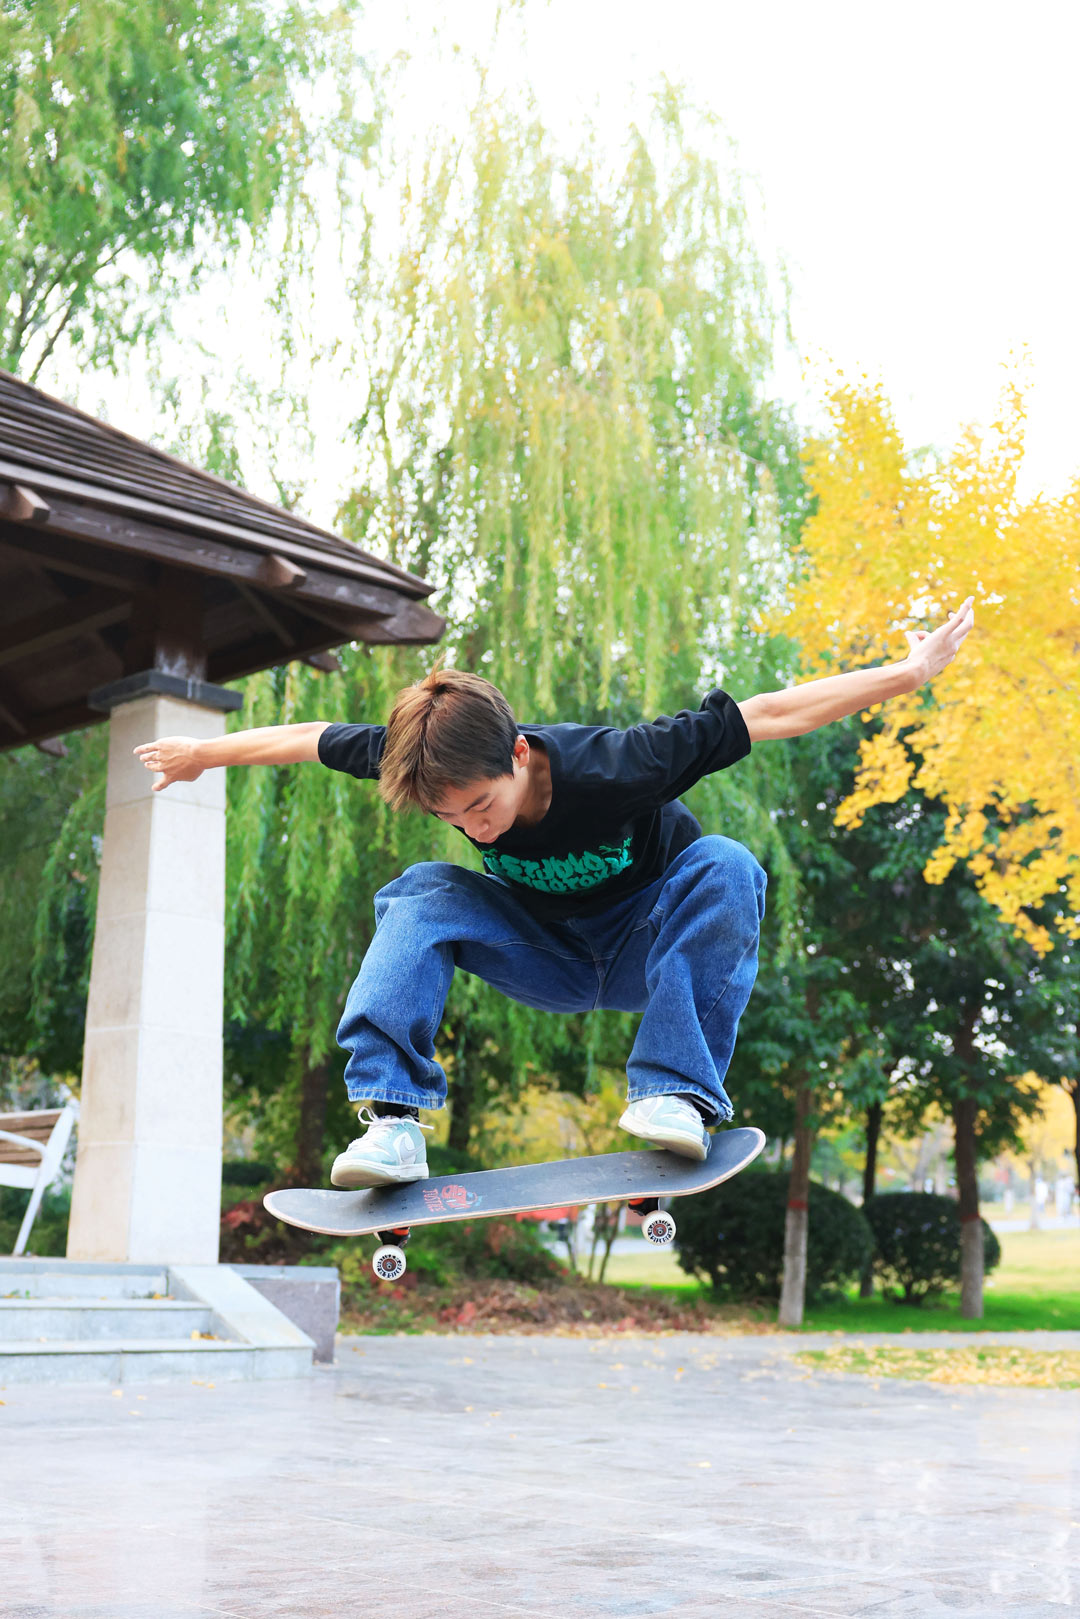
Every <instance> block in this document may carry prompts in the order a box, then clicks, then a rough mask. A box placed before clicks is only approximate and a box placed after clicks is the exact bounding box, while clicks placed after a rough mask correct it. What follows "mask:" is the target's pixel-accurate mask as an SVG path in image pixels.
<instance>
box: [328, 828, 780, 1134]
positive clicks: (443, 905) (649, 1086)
mask: <svg viewBox="0 0 1080 1619" xmlns="http://www.w3.org/2000/svg"><path fill="white" fill-rule="evenodd" d="M765 883H766V877H765V873H764V871H763V870H762V868H761V866H760V865H759V864H758V862H757V861H756V860H755V859H754V856H753V855H752V854H751V853H750V851H749V850H748V849H745V848H744V847H743V846H742V844H741V843H735V842H734V841H733V840H732V839H730V838H722V837H703V838H699V839H698V840H697V841H696V842H695V843H692V844H690V845H689V846H688V847H687V848H686V849H684V850H683V851H682V852H681V854H678V855H677V856H676V857H675V859H674V860H673V861H672V863H671V865H670V866H668V868H667V870H666V871H665V872H664V873H663V875H662V876H661V877H659V878H657V880H656V881H655V882H653V883H651V884H650V885H649V886H648V887H647V888H643V889H640V890H639V891H638V892H636V893H633V894H630V895H628V896H627V897H626V898H624V899H622V900H620V901H617V902H616V903H615V904H613V905H612V906H611V908H610V909H609V910H606V911H604V912H602V913H601V914H600V915H598V916H588V917H573V916H570V917H565V918H563V919H561V920H559V921H555V922H550V921H547V922H540V921H538V920H537V919H536V918H535V917H534V916H532V915H531V913H530V912H529V911H527V910H526V909H525V907H524V906H523V905H522V904H521V903H520V902H519V900H518V899H517V898H516V897H515V893H514V889H513V887H512V886H511V885H510V884H509V883H506V882H504V881H503V880H502V879H501V878H499V877H492V876H489V875H487V874H486V873H483V872H477V871H469V870H466V869H465V868H464V867H462V866H455V865H451V864H450V863H449V862H446V861H425V862H423V863H422V864H420V865H416V866H410V867H409V868H408V870H407V871H405V872H403V873H402V875H401V876H400V877H397V878H395V879H394V881H393V882H391V883H388V884H387V885H386V887H385V888H381V889H380V890H379V892H378V893H377V894H376V896H375V936H374V938H373V939H372V942H371V946H370V948H369V949H368V951H367V954H366V955H365V957H364V960H363V964H362V965H361V968H360V972H359V974H358V975H357V978H356V981H355V983H354V984H353V986H352V988H351V990H350V991H349V996H348V1000H347V1002H346V1005H345V1011H344V1013H343V1015H342V1018H341V1022H340V1024H339V1025H338V1031H337V1038H338V1042H339V1044H340V1045H341V1046H343V1047H344V1049H345V1050H346V1051H347V1052H348V1054H349V1057H348V1063H347V1065H346V1069H345V1084H346V1087H347V1089H348V1093H349V1097H350V1099H351V1100H353V1101H371V1102H399V1103H404V1104H407V1105H411V1106H414V1107H418V1108H440V1107H442V1106H443V1105H444V1103H445V1101H446V1075H445V1074H444V1073H443V1070H442V1068H441V1067H440V1066H439V1064H438V1063H437V1062H436V1060H435V1046H434V1040H435V1034H436V1031H437V1030H438V1027H439V1023H440V1021H441V1019H442V1014H443V1006H444V1004H445V1001H446V996H447V993H448V991H449V989H450V981H451V979H452V978H453V976H454V969H455V967H460V969H461V970H462V972H466V973H472V974H474V975H475V976H476V977H477V978H482V979H483V980H484V982H485V983H488V984H492V985H493V986H494V987H495V988H496V989H499V990H501V991H502V992H503V994H505V995H509V996H510V997H511V998H512V999H513V1000H515V1001H520V1002H521V1003H523V1004H524V1005H525V1006H534V1007H538V1008H540V1009H541V1010H543V1011H547V1012H588V1011H592V1010H594V1009H596V1008H605V1009H609V1010H612V1011H618V1012H641V1013H643V1016H642V1019H641V1023H640V1025H639V1027H638V1031H637V1036H636V1038H635V1040H634V1044H633V1049H632V1050H631V1052H630V1056H629V1059H628V1061H627V1065H626V1072H627V1080H628V1090H627V1094H628V1097H629V1099H630V1101H632V1102H633V1101H639V1100H640V1099H641V1098H642V1097H646V1096H666V1095H671V1094H676V1093H677V1094H680V1095H692V1096H694V1097H697V1098H698V1099H699V1100H700V1101H701V1102H703V1103H704V1104H705V1109H706V1111H707V1112H708V1113H709V1114H710V1116H711V1118H712V1119H714V1120H716V1121H717V1122H725V1121H726V1120H728V1119H730V1118H731V1116H732V1106H731V1102H730V1101H729V1099H728V1095H727V1092H726V1091H725V1089H724V1083H723V1081H724V1076H725V1074H726V1072H727V1067H728V1063H729V1062H730V1060H731V1053H732V1050H733V1048H734V1045H735V1032H736V1030H737V1028H738V1024H739V1018H740V1016H741V1015H742V1011H743V1008H744V1007H745V1005H746V1002H747V1000H748V999H749V997H750V991H751V989H752V988H753V984H754V979H755V977H756V975H757V947H758V932H759V928H760V923H761V920H762V918H763V916H764V914H765Z"/></svg>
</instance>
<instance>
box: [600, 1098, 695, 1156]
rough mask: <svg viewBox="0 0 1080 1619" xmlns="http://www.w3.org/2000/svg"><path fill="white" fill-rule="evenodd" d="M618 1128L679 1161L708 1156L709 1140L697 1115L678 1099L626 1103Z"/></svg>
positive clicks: (647, 1099) (683, 1099) (691, 1108)
mask: <svg viewBox="0 0 1080 1619" xmlns="http://www.w3.org/2000/svg"><path fill="white" fill-rule="evenodd" d="M619 1124H620V1125H621V1127H622V1128H623V1129H624V1130H629V1132H630V1134H631V1135H634V1136H642V1137H644V1139H645V1140H646V1141H651V1142H653V1143H654V1145H656V1146H657V1147H667V1148H668V1149H669V1151H671V1152H677V1153H679V1154H680V1156H681V1157H683V1158H697V1159H704V1158H706V1157H707V1156H708V1152H709V1137H708V1135H707V1134H706V1133H705V1124H704V1121H703V1119H702V1117H701V1114H700V1113H699V1112H698V1110H697V1108H696V1107H695V1106H694V1104H693V1102H688V1101H686V1099H685V1098H684V1097H682V1096H644V1097H642V1099H641V1101H639V1102H631V1103H630V1106H629V1107H628V1108H627V1110H626V1112H625V1113H624V1114H623V1116H622V1118H621V1119H620V1120H619Z"/></svg>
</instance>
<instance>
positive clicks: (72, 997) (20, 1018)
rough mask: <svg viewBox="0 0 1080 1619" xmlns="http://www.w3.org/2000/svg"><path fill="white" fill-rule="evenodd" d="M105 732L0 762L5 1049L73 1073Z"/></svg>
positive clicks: (1, 1032)
mask: <svg viewBox="0 0 1080 1619" xmlns="http://www.w3.org/2000/svg"><path fill="white" fill-rule="evenodd" d="M107 740H108V739H107V735H106V733H105V731H104V730H98V731H90V732H85V733H83V734H80V735H76V736H73V737H71V738H69V740H68V749H69V752H68V757H67V758H66V759H55V758H51V757H49V756H48V755H46V754H43V753H39V752H38V751H37V750H36V749H32V748H20V749H18V750H16V751H15V752H12V753H6V754H3V755H0V824H2V825H3V828H4V837H3V839H2V840H0V914H2V915H3V918H4V926H3V928H2V929H0V1052H7V1053H10V1054H13V1055H26V1056H33V1057H36V1058H37V1059H38V1060H39V1061H40V1063H41V1065H42V1066H43V1068H44V1069H45V1070H46V1072H48V1073H54V1074H67V1075H70V1076H73V1077H75V1076H77V1075H78V1072H79V1068H80V1066H81V1060H82V1039H83V1021H84V1018H85V1012H86V990H87V982H88V979H89V974H90V944H91V940H92V938H93V926H94V920H93V919H94V909H95V906H96V903H97V884H98V862H99V857H100V849H101V829H102V825H103V822H104V816H105V751H106V743H107Z"/></svg>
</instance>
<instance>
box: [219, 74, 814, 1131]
mask: <svg viewBox="0 0 1080 1619" xmlns="http://www.w3.org/2000/svg"><path fill="white" fill-rule="evenodd" d="M690 123H691V119H690V115H689V113H688V111H687V109H686V108H685V107H682V106H681V105H680V104H679V103H678V102H677V101H675V100H673V99H671V98H668V99H666V100H665V101H663V103H662V104H661V105H659V106H658V109H657V117H656V120H655V124H654V126H653V128H652V130H651V131H644V132H643V131H635V132H634V133H633V135H632V138H631V141H630V150H629V156H628V159H627V164H626V167H625V169H624V171H623V172H622V173H621V174H619V175H616V176H610V175H607V174H606V173H604V172H603V171H602V169H601V167H600V165H599V163H598V160H597V158H596V155H595V152H593V151H592V150H591V149H585V150H583V151H582V152H580V153H579V154H578V155H577V156H576V157H574V158H569V159H564V158H561V157H558V156H557V155H556V147H555V143H554V141H553V140H552V138H551V136H550V134H549V132H548V131H546V130H545V129H544V128H543V127H542V125H541V124H540V123H539V121H538V120H537V119H536V118H535V116H533V115H532V113H531V111H529V110H526V112H525V113H521V112H517V111H515V110H514V109H512V108H510V107H509V106H507V105H504V104H503V105H497V106H495V105H492V104H490V103H489V102H487V101H484V100H483V98H481V99H480V101H479V102H478V104H477V107H476V110H475V113H474V116H473V119H472V123H471V125H470V129H469V132H468V136H467V139H466V142H465V145H464V147H463V148H459V147H457V146H455V145H454V144H452V143H445V144H443V145H441V146H438V147H434V148H433V149H432V151H431V152H430V153H429V158H428V162H427V165H426V167H425V170H424V174H423V176H422V180H421V182H420V183H419V184H418V186H417V187H416V188H414V189H410V190H409V191H407V192H406V193H405V194H404V195H405V203H404V205H403V229H404V234H405V241H404V245H403V246H402V247H401V250H400V253H399V255H398V257H397V258H396V259H395V260H394V261H393V262H392V263H389V264H388V263H386V262H384V261H383V260H381V259H380V258H379V255H378V253H377V252H374V251H373V252H372V253H371V254H370V255H369V256H367V257H363V258H362V260H361V262H359V263H358V266H357V271H356V277H355V282H354V290H355V297H356V332H355V334H354V336H355V341H356V344H357V346H358V349H359V350H360V352H361V353H362V356H363V374H364V375H366V377H367V379H368V393H367V397H366V399H365V400H364V401H363V402H362V405H361V408H360V410H359V413H358V416H357V420H356V423H355V433H356V439H357V447H358V458H359V469H358V476H357V480H356V484H355V486H354V488H353V490H352V492H351V494H350V496H349V498H348V499H347V500H346V501H345V503H344V505H343V507H342V511H341V516H340V522H341V524H342V527H343V531H344V532H346V533H347V534H349V535H350V536H351V537H352V538H354V539H356V540H357V541H358V542H359V543H361V544H363V545H364V546H365V547H367V548H369V549H371V550H373V551H375V552H377V553H380V554H386V555H389V556H391V557H392V558H393V559H394V560H395V561H397V562H399V563H401V564H403V565H405V566H407V567H410V568H413V569H415V570H417V571H419V572H420V573H422V574H424V575H425V576H426V577H428V578H429V579H431V580H432V581H433V582H435V583H436V584H437V585H438V586H439V589H440V594H439V596H437V597H436V600H437V602H438V605H439V607H440V610H441V611H443V612H444V613H446V614H447V615H448V619H449V627H448V630H447V635H446V638H445V643H444V645H445V654H446V656H447V658H448V660H449V661H450V662H452V663H456V664H457V665H459V666H461V667H466V668H471V669H475V670H477V671H479V672H481V673H484V674H485V675H487V676H488V677H489V678H491V679H493V680H494V681H495V682H496V683H497V684H499V685H500V686H501V687H502V689H503V690H504V691H506V693H507V695H508V697H509V698H510V700H511V703H512V704H513V705H514V707H515V711H516V712H517V713H518V714H519V716H520V718H521V719H522V720H523V721H531V722H543V721H552V720H576V721H581V722H585V723H596V722H607V723H612V724H618V725H625V724H629V723H632V722H634V721H636V720H639V719H640V718H641V717H642V715H643V713H644V714H648V715H651V714H652V713H655V712H656V711H658V710H659V711H669V712H670V711H673V710H675V709H678V708H680V707H683V706H687V705H690V706H696V705H697V703H698V702H700V700H701V697H702V695H703V693H704V692H705V691H706V690H707V689H708V688H709V687H710V686H711V685H712V684H714V683H716V682H718V681H721V680H722V681H724V682H725V683H726V684H728V685H729V686H732V687H733V688H734V689H735V691H736V692H737V694H738V695H745V694H746V693H747V692H748V691H750V690H752V689H754V688H755V687H756V686H759V685H765V686H768V685H771V684H773V683H774V681H775V678H776V670H777V668H778V667H783V666H784V664H785V662H790V661H791V654H790V652H789V651H788V650H786V649H785V648H784V647H782V646H779V645H777V644H770V643H768V642H766V641H765V639H764V638H763V637H761V636H759V635H757V634H756V633H755V627H756V626H757V625H758V624H759V623H760V622H761V618H762V614H763V612H764V610H765V608H766V606H767V604H768V603H769V601H770V600H772V599H773V598H774V597H775V595H776V593H777V592H778V591H779V589H780V586H781V583H782V580H783V577H784V574H785V569H786V561H785V558H786V554H787V544H788V541H789V538H790V535H791V533H792V531H793V529H794V527H795V526H796V524H797V522H798V518H799V514H800V511H801V504H800V502H801V498H802V497H801V484H800V481H799V472H798V455H797V444H796V438H795V434H794V430H793V428H792V427H791V425H790V423H789V422H788V421H787V420H786V418H785V416H784V414H783V412H782V411H781V410H779V409H778V408H777V407H775V406H774V405H772V404H771V403H770V402H769V401H768V398H767V394H766V392H765V385H764V379H765V376H766V374H767V370H768V366H769V359H770V355H771V346H772V340H773V333H774V329H775V327H776V324H777V322H776V316H775V313H774V311H773V310H772V308H771V307H770V304H769V299H768V296H767V293H766V288H765V274H764V270H763V267H762V265H761V264H760V262H759V260H758V258H757V257H756V255H755V253H754V251H753V249H752V246H751V244H750V240H749V233H748V228H747V224H746V217H745V211H744V208H743V204H742V200H741V197H740V195H739V192H738V186H737V182H735V181H729V180H728V179H727V177H726V176H724V175H723V174H722V173H721V171H720V168H719V166H718V164H717V162H716V161H715V159H714V158H713V157H711V156H706V155H704V152H705V150H706V149H708V147H709V145H710V143H711V142H712V141H713V140H714V137H715V131H714V130H712V129H711V128H708V127H706V128H705V129H704V130H703V131H700V132H699V133H700V134H701V146H700V147H698V148H696V147H694V145H693V143H692V141H691V139H690ZM684 126H685V127H684ZM384 156H385V157H386V161H387V162H388V163H390V162H391V161H392V160H393V158H394V153H393V150H392V148H390V149H388V151H387V153H386V154H384ZM343 341H345V338H344V337H343ZM429 662H430V654H429V653H426V652H425V653H418V652H416V651H412V650H408V649H402V650H387V651H377V652H374V653H373V652H372V651H370V650H368V649H362V648H361V649H351V650H350V649H346V650H345V651H344V653H343V673H342V674H341V675H340V676H332V677H329V678H326V677H319V676H316V675H314V674H312V672H311V671H309V670H303V669H295V668H290V669H289V670H287V671H280V670H278V671H270V672H267V673H266V674H263V675H259V676H255V677H253V678H252V679H251V680H249V681H248V682H247V683H246V691H245V707H244V711H243V713H242V714H241V715H239V716H237V717H236V718H235V720H234V722H233V723H235V724H236V725H237V727H242V728H246V727H249V726H252V725H262V724H275V723H279V722H281V721H286V720H305V719H341V720H354V721H368V722H371V721H380V720H384V719H385V717H386V715H387V713H388V711H389V708H390V706H391V703H392V700H393V696H394V694H395V693H396V691H397V690H398V689H399V688H400V687H401V686H402V685H404V684H406V683H408V682H409V681H412V680H415V679H416V678H418V676H419V675H420V674H421V673H422V672H423V671H424V669H425V668H426V667H427V666H428V664H429ZM784 769H785V766H784V762H783V758H782V755H779V754H777V753H775V752H772V753H770V752H769V751H768V750H766V751H765V752H764V753H761V754H758V753H755V755H754V756H753V757H752V758H751V759H749V760H747V761H746V762H745V763H744V764H743V765H741V766H740V767H739V769H738V770H737V771H732V772H728V773H725V774H722V775H720V776H717V777H714V778H710V779H709V780H707V781H705V782H703V783H701V784H700V785H699V786H698V787H697V788H696V789H695V790H694V793H693V795H691V798H690V803H691V807H692V808H693V809H694V810H695V812H696V813H697V814H698V815H699V817H700V818H701V820H702V822H703V825H704V826H705V828H706V830H723V831H725V832H727V833H728V834H730V835H732V836H736V837H742V838H744V839H746V840H747V841H748V842H750V843H751V844H752V846H753V847H754V848H755V850H756V851H757V852H758V853H759V855H761V856H762V857H763V858H766V859H768V860H769V861H770V862H771V867H772V871H773V876H774V879H775V880H774V888H773V894H772V899H773V902H774V904H777V905H778V906H779V908H780V909H781V911H783V910H784V908H785V906H786V907H787V908H788V909H789V910H790V903H791V890H792V884H791V880H790V873H791V868H790V862H788V861H787V858H786V852H785V849H784V846H783V843H782V841H781V840H780V839H779V838H778V837H777V835H776V831H775V824H774V821H773V819H772V817H771V816H770V814H769V810H768V805H769V804H770V803H771V802H772V801H773V800H774V799H775V798H776V796H777V795H778V793H779V792H782V782H783V777H784ZM229 794H230V798H229V839H230V843H229V863H228V869H229V884H230V899H229V969H228V973H229V983H228V1005H229V1008H230V1012H231V1014H232V1016H233V1017H234V1018H236V1019H237V1020H240V1019H248V1020H254V1021H256V1022H258V1023H262V1024H264V1025H266V1026H268V1027H271V1028H274V1029H279V1030H281V1031H283V1032H284V1033H286V1034H287V1036H288V1039H289V1041H290V1044H291V1047H292V1050H293V1052H294V1053H295V1054H296V1060H297V1062H298V1063H301V1064H302V1063H305V1062H308V1061H311V1060H318V1059H319V1058H320V1057H322V1056H325V1055H326V1054H328V1053H330V1052H332V1050H333V1029H334V1027H335V1025H336V1021H337V1018H338V1016H339V1014H340V1008H341V1005H342V1002H343V1000H344V997H345V994H346V991H347V988H348V985H349V982H350V981H351V979H352V977H353V976H354V975H355V972H356V970H357V968H358V966H359V963H360V960H361V957H362V955H363V951H364V949H365V948H366V946H367V943H368V942H369V940H370V936H371V928H372V916H371V896H372V894H373V893H374V892H376V891H377V890H378V889H379V888H380V887H381V886H382V885H383V884H384V883H385V882H387V881H388V880H389V879H390V878H392V877H393V876H395V875H396V874H397V873H398V872H399V871H400V870H401V869H402V867H403V866H405V865H409V864H412V863H414V862H416V861H420V860H430V859H443V860H447V859H448V860H452V861H454V862H456V863H458V864H464V865H475V864H476V863H477V862H476V856H475V854H474V852H473V851H472V850H471V849H470V847H469V846H468V844H467V843H465V841H464V840H463V839H462V838H461V837H460V836H459V835H457V834H456V833H454V832H453V831H452V830H449V829H447V828H445V827H443V826H441V825H440V824H439V823H437V822H436V821H435V820H434V819H433V818H430V817H429V818H425V817H421V816H418V815H416V816H407V817H391V816H390V815H389V813H388V811H387V810H386V808H385V806H384V805H383V804H382V802H381V800H380V799H379V797H378V794H377V792H376V789H375V787H374V784H360V785H358V784H357V783H355V782H353V781H351V780H349V779H348V778H345V777H340V776H337V777H334V776H331V775H330V774H329V773H327V772H323V771H319V770H313V769H308V768H304V769H299V770H291V771H288V772H284V771H281V772H274V771H267V770H249V771H242V772H241V771H238V772H233V773H231V780H230V782H229ZM634 1028H635V1020H634V1019H632V1018H629V1017H627V1016H620V1015H618V1014H594V1015H593V1016H592V1017H590V1018H588V1019H580V1018H562V1019H560V1018H554V1017H552V1016H550V1015H548V1014H542V1013H537V1012H535V1011H532V1010H530V1009H529V1008H525V1007H522V1006H518V1005H516V1004H514V1003H512V1002H510V1001H507V1000H506V999H505V998H504V997H502V996H499V995H497V994H496V993H495V992H493V991H491V990H489V989H488V988H487V987H486V986H484V985H482V984H479V983H477V982H476V981H473V980H465V979H461V978H459V979H458V980H457V981H456V982H455V984H454V986H453V988H452V991H451V997H450V1001H449V1003H448V1006H447V1012H446V1016H445V1019H444V1022H443V1025H442V1028H441V1029H440V1031H439V1034H438V1036H437V1053H438V1056H439V1060H440V1061H441V1062H442V1063H443V1065H444V1067H445V1068H446V1069H447V1072H448V1075H449V1077H450V1079H451V1082H452V1095H453V1096H454V1097H456V1098H457V1105H458V1107H459V1108H466V1109H467V1108H471V1110H472V1111H473V1112H474V1113H475V1112H478V1111H479V1110H480V1109H481V1108H482V1107H483V1106H484V1105H485V1103H486V1102H487V1101H489V1100H490V1099H491V1097H492V1096H493V1095H495V1094H507V1093H508V1094H511V1095H512V1094H514V1092H515V1091H516V1090H517V1089H518V1088H519V1087H520V1086H521V1084H522V1083H524V1081H525V1080H526V1079H527V1078H528V1077H529V1075H530V1074H537V1073H556V1074H557V1075H558V1076H559V1080H560V1084H562V1085H563V1086H564V1088H566V1089H574V1090H576V1089H581V1088H583V1087H587V1086H588V1085H589V1083H590V1076H591V1074H592V1073H593V1071H594V1069H595V1066H596V1065H597V1064H598V1063H601V1062H606V1063H608V1064H615V1065H618V1066H621V1065H622V1063H623V1062H624V1061H625V1056H626V1053H627V1051H628V1050H629V1048H630V1045H631V1043H632V1040H633V1033H634ZM294 1086H295V1082H294ZM248 1104H250V1105H252V1106H253V1107H255V1109H256V1113H255V1114H250V1115H249V1116H258V1117H260V1118H261V1119H262V1120H263V1121H264V1122H263V1125H261V1126H260V1128H264V1127H265V1124H266V1122H267V1121H268V1118H269V1110H268V1108H267V1106H266V1105H265V1102H264V1101H263V1100H261V1099H260V1098H258V1097H257V1095H256V1092H255V1091H254V1090H249V1091H248V1092H247V1095H246V1097H245V1105H248ZM259 1108H261V1109H262V1112H261V1113H259V1112H258V1109H259ZM288 1113H289V1109H287V1108H285V1109H279V1110H278V1112H277V1115H276V1117H277V1119H278V1121H279V1122H280V1123H281V1125H282V1126H284V1123H285V1119H286V1117H287V1116H288ZM293 1116H295V1110H293ZM459 1144H460V1143H459Z"/></svg>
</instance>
